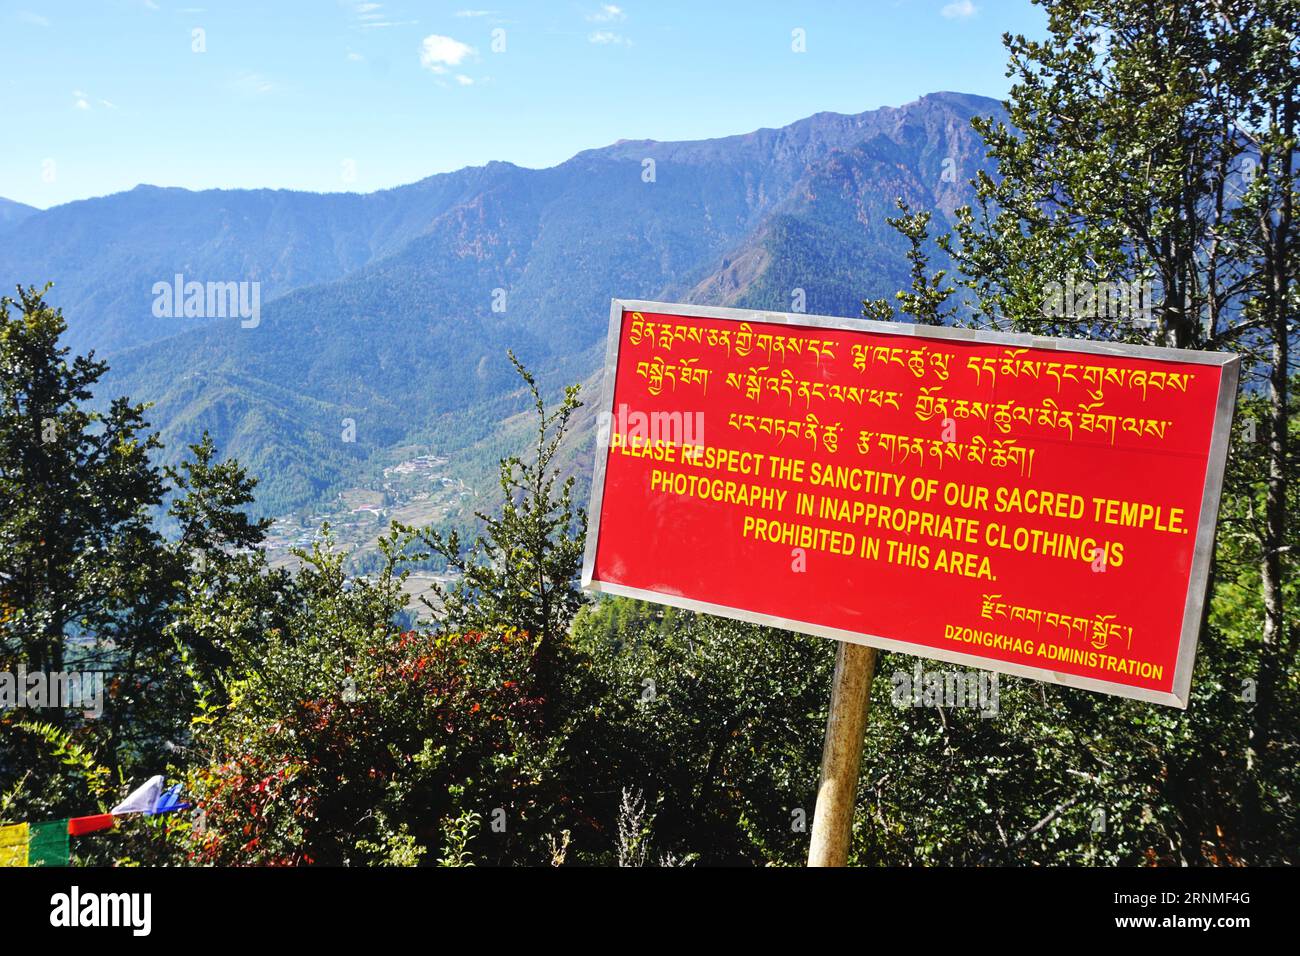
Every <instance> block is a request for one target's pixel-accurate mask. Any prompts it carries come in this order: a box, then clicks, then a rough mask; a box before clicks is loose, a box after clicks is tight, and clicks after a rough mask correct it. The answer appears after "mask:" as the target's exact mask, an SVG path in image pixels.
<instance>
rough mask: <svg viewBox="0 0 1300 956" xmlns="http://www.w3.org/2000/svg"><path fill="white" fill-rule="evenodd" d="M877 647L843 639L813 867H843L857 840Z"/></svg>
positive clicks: (810, 850)
mask: <svg viewBox="0 0 1300 956" xmlns="http://www.w3.org/2000/svg"><path fill="white" fill-rule="evenodd" d="M875 672H876V649H875V648H874V647H867V646H866V645H865V644H854V643H852V642H851V641H840V642H839V649H838V650H837V651H836V652H835V674H834V676H833V677H832V678H831V705H830V712H829V713H828V714H827V715H826V743H825V745H824V747H823V749H822V776H821V784H820V785H819V786H818V788H817V806H816V809H814V810H813V825H812V839H811V841H810V842H809V845H808V865H809V866H844V865H845V864H846V863H847V862H848V859H849V844H850V843H851V842H852V839H853V803H854V798H855V797H856V795H857V791H858V771H859V769H860V768H861V766H862V743H863V737H864V734H865V732H866V729H867V711H868V709H869V707H870V704H871V678H872V677H873V676H874V674H875Z"/></svg>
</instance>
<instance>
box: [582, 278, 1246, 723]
mask: <svg viewBox="0 0 1300 956" xmlns="http://www.w3.org/2000/svg"><path fill="white" fill-rule="evenodd" d="M1237 370H1238V360H1237V359H1236V358H1235V357H1233V356H1229V355H1226V354H1220V353H1208V352H1193V351H1185V350H1172V349H1156V348H1147V347H1139V346H1118V345H1111V344H1107V343H1098V342H1087V341H1082V340H1078V341H1076V340H1066V339H1045V338H1037V337H1031V336H1026V335H1004V334H996V333H975V332H970V331H967V330H959V329H947V328H928V327H921V326H912V325H904V324H892V323H878V322H867V321H862V320H849V319H836V318H827V317H822V316H809V315H801V314H795V315H789V314H774V313H765V312H746V311H740V310H733V309H714V308H703V307H699V306H678V305H667V304H661V303H653V302H621V301H618V300H615V302H614V304H613V310H612V314H611V321H610V341H609V354H608V362H607V368H606V374H605V393H604V396H603V400H602V416H601V418H602V420H601V426H600V444H599V447H598V450H597V460H596V475H595V481H594V484H593V488H592V505H591V521H590V531H589V535H588V541H587V554H586V561H585V565H584V569H583V584H584V586H586V587H588V588H590V589H592V590H597V591H604V592H609V593H613V594H622V595H626V596H630V597H637V598H643V599H646V600H651V601H657V602H660V603H664V604H671V605H675V606H679V607H684V608H688V609H692V610H697V611H705V612H708V613H712V614H720V615H724V616H727V617H734V618H739V619H742V620H748V621H756V622H760V623H764V624H771V625H774V626H778V627H783V628H788V629H791V630H796V631H802V632H805V633H810V634H818V635H821V636H823V637H831V638H837V639H840V640H849V641H856V642H858V643H863V644H870V645H873V646H876V647H881V648H884V649H886V650H894V651H904V652H907V653H910V654H916V655H920V656H922V657H930V658H937V659H940V660H946V661H952V662H959V663H966V664H971V665H974V666H978V667H982V668H987V669H990V670H995V671H1002V672H1005V673H1010V674H1018V675H1021V676H1027V677H1034V678H1037V679H1040V680H1046V681H1052V682H1055V683H1059V684H1067V685H1070V686H1073V687H1083V688H1087V689H1089V690H1095V691H1102V692H1106V693H1111V694H1119V695H1122V696H1126V697H1135V698H1139V699H1142V700H1147V701H1152V702H1157V703H1164V704H1172V705H1175V706H1179V707H1186V706H1187V699H1188V692H1189V688H1190V683H1191V670H1192V664H1193V661H1194V658H1195V651H1196V637H1197V634H1198V632H1199V626H1200V618H1201V608H1202V603H1203V600H1204V595H1205V580H1206V573H1207V569H1208V563H1209V557H1210V552H1211V550H1212V548H1213V537H1214V523H1215V518H1216V515H1217V513H1218V505H1219V490H1220V485H1221V481H1222V475H1223V466H1224V460H1225V457H1226V453H1227V442H1228V430H1229V427H1230V425H1231V419H1232V408H1233V403H1234V400H1235V395H1236V383H1237Z"/></svg>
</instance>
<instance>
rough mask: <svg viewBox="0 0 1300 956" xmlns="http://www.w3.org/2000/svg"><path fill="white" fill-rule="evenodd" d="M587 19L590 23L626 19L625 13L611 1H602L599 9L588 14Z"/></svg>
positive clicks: (614, 21) (613, 21)
mask: <svg viewBox="0 0 1300 956" xmlns="http://www.w3.org/2000/svg"><path fill="white" fill-rule="evenodd" d="M587 19H588V20H589V21H591V22H592V23H617V22H618V21H619V20H626V19H627V14H626V13H624V12H623V8H622V7H616V6H614V4H612V3H602V4H601V5H600V9H599V10H598V11H596V12H595V13H593V14H590V15H589V16H588V17H587Z"/></svg>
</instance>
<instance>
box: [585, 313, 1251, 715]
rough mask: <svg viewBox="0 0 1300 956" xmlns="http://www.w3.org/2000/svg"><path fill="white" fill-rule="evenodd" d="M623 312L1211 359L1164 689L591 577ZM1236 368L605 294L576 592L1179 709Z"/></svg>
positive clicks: (1186, 693) (1225, 359) (1003, 335)
mask: <svg viewBox="0 0 1300 956" xmlns="http://www.w3.org/2000/svg"><path fill="white" fill-rule="evenodd" d="M624 312H655V313H660V314H666V315H680V316H683V317H692V316H694V317H698V318H704V319H725V320H728V321H732V322H749V323H766V324H776V325H791V326H805V327H808V328H832V329H845V330H848V331H858V332H871V333H874V334H878V335H894V336H899V337H903V338H923V339H939V340H941V341H956V342H986V343H990V344H994V345H1006V346H1010V347H1014V348H1035V349H1055V350H1059V351H1063V352H1082V353H1086V354H1091V355H1117V356H1125V357H1130V358H1144V359H1155V360H1158V361H1177V362H1182V363H1186V364H1194V365H1208V366H1214V367H1218V368H1219V369H1221V370H1222V374H1221V376H1220V379H1219V396H1218V402H1217V405H1216V408H1215V413H1214V429H1213V431H1212V433H1211V437H1210V451H1209V457H1208V460H1207V462H1206V475H1205V478H1206V480H1205V487H1204V490H1203V493H1202V496H1201V510H1200V514H1199V515H1198V516H1197V523H1196V542H1195V550H1194V552H1193V557H1192V569H1191V574H1190V576H1189V578H1188V586H1187V596H1186V599H1185V603H1184V607H1183V624H1182V629H1181V631H1180V633H1179V639H1178V659H1177V662H1176V664H1175V667H1174V679H1173V684H1172V688H1173V690H1172V693H1165V692H1163V691H1155V690H1148V689H1146V688H1141V687H1129V686H1126V685H1123V684H1116V683H1112V682H1110V681H1103V680H1097V679H1095V678H1091V677H1080V676H1078V675H1076V674H1064V673H1060V672H1057V671H1053V670H1049V669H1047V668H1039V667H1030V666H1027V665H1022V664H1015V663H1011V662H1007V661H999V660H994V659H991V658H987V657H980V656H978V655H975V654H964V653H961V652H959V651H949V650H944V649H942V648H934V647H930V646H929V645H926V644H916V643H912V642H910V641H900V640H895V639H892V638H887V637H880V636H878V635H874V634H864V633H860V632H857V631H846V630H842V629H840V628H834V627H826V626H825V625H821V624H814V623H812V622H810V621H799V620H794V619H791V618H783V617H777V616H774V615H771V614H761V613H758V612H755V611H747V610H745V609H743V608H734V607H727V606H724V605H720V604H711V603H709V602H708V601H698V600H695V599H693V598H686V597H680V596H678V595H675V594H662V593H660V592H657V591H645V590H642V589H640V588H633V587H627V586H625V585H621V584H617V583H614V582H611V581H601V580H598V579H597V578H595V576H594V573H595V566H596V545H597V542H598V541H599V538H600V510H601V505H602V503H603V500H604V496H605V465H606V461H607V460H608V458H609V451H610V449H609V423H610V422H612V421H613V416H614V413H615V409H614V380H615V375H616V372H617V369H618V349H619V340H620V339H621V338H622V331H623V314H624ZM1240 371H1241V357H1240V356H1238V355H1235V354H1232V353H1228V352H1202V351H1196V350H1192V349H1171V348H1163V347H1159V346H1152V345H1123V344H1117V343H1113V342H1096V341H1092V340H1088V339H1062V338H1051V337H1047V336H1038V335H1030V334H1025V333H1009V332H990V331H983V330H978V329H961V328H951V327H948V326H928V325H911V324H907V323H899V322H877V321H874V320H869V319H849V318H843V317H838V316H830V315H808V314H805V313H802V312H764V311H759V310H750V309H727V308H718V307H715V306H702V305H686V304H682V303H672V302H650V301H645V300H640V299H613V300H611V302H610V310H609V338H608V341H607V343H606V348H605V374H604V379H603V382H602V386H601V399H600V406H599V409H598V412H599V413H600V415H601V417H600V419H599V420H600V421H602V422H604V424H603V425H600V426H598V428H597V447H596V456H595V458H596V461H595V473H594V475H593V477H592V483H591V502H590V507H589V510H588V512H587V517H588V525H587V541H586V549H585V552H584V554H583V562H582V587H583V589H584V590H587V591H592V592H596V593H603V594H614V595H620V596H622V597H630V598H638V599H640V600H643V601H651V602H654V603H657V604H666V605H670V606H672V607H679V608H682V609H684V610H687V611H697V612H700V613H703V614H714V615H717V616H719V617H728V618H732V619H734V620H737V621H747V622H749V623H751V624H763V625H766V626H768V627H776V628H782V629H784V630H788V631H798V632H800V633H803V634H812V635H815V636H817V637H825V638H829V639H831V640H838V641H851V642H853V643H855V644H865V645H868V646H870V647H877V648H880V649H881V650H885V651H896V652H900V653H903V654H913V655H915V656H918V657H923V658H928V659H932V660H940V661H947V662H948V663H952V664H962V665H965V666H969V667H974V668H979V669H983V670H990V671H997V672H999V673H1003V674H1011V675H1014V676H1016V677H1028V678H1032V679H1034V680H1041V681H1045V682H1047V683H1052V684H1060V685H1062V686H1066V687H1078V688H1081V689H1083V690H1090V691H1096V692H1098V693H1103V694H1112V695H1115V696H1119V697H1129V698H1132V699H1134V700H1142V701H1146V702H1148V703H1153V704H1166V705H1170V706H1173V707H1178V708H1183V709H1185V708H1186V707H1187V704H1188V702H1189V697H1190V692H1191V685H1192V668H1193V666H1194V665H1195V663H1196V645H1197V642H1198V640H1199V637H1200V630H1201V612H1202V609H1203V607H1204V604H1205V589H1206V584H1207V582H1208V578H1209V570H1210V560H1211V558H1212V556H1213V552H1214V533H1215V525H1216V523H1217V521H1218V514H1219V500H1220V498H1221V496H1222V493H1223V472H1224V466H1225V464H1226V462H1227V457H1228V445H1229V440H1230V436H1231V430H1232V416H1233V411H1234V409H1235V407H1236V400H1237V380H1238V378H1239V376H1240Z"/></svg>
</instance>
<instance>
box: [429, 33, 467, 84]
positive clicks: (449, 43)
mask: <svg viewBox="0 0 1300 956" xmlns="http://www.w3.org/2000/svg"><path fill="white" fill-rule="evenodd" d="M473 55H474V48H473V47H472V46H470V45H469V44H468V43H461V42H460V41H459V40H454V39H452V38H451V37H445V36H439V35H438V34H437V33H431V34H429V35H428V36H427V37H425V38H424V41H423V42H422V43H421V44H420V65H421V66H423V67H424V68H425V69H426V70H429V71H431V72H433V73H438V74H442V73H446V72H447V67H449V66H460V64H461V63H462V62H463V61H464V60H465V59H466V58H467V57H471V56H473Z"/></svg>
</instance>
